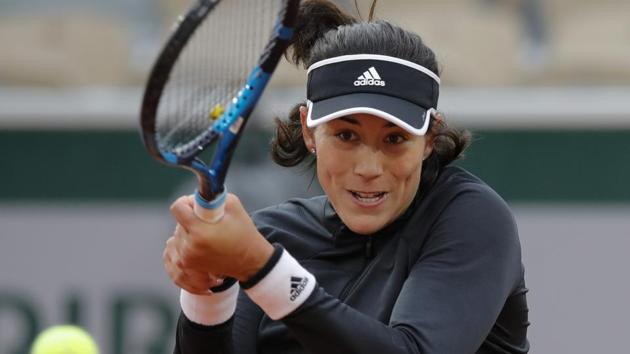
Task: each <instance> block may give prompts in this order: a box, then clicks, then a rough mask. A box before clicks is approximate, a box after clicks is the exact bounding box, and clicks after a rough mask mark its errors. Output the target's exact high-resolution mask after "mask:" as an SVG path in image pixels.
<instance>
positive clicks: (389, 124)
mask: <svg viewBox="0 0 630 354" xmlns="http://www.w3.org/2000/svg"><path fill="white" fill-rule="evenodd" d="M339 119H340V120H342V121H344V122H347V123H350V124H353V125H358V126H361V123H360V122H359V120H357V119H356V118H353V117H352V116H343V117H339ZM396 126H397V125H396V124H394V123H392V122H387V123H385V125H384V127H385V128H392V127H396Z"/></svg>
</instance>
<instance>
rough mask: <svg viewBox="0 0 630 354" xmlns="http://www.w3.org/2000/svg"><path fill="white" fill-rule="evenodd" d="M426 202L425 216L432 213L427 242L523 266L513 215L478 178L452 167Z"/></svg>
mask: <svg viewBox="0 0 630 354" xmlns="http://www.w3.org/2000/svg"><path fill="white" fill-rule="evenodd" d="M424 201H425V205H424V206H423V207H424V208H423V209H424V211H425V213H426V212H432V213H433V220H432V221H433V222H432V225H431V230H430V231H429V234H430V235H429V237H428V239H427V242H447V243H449V244H452V245H461V249H462V250H465V251H466V252H469V253H475V252H480V253H488V252H490V253H497V254H505V255H511V256H513V257H517V258H519V262H520V242H519V237H518V229H517V225H516V221H515V219H514V217H513V214H512V211H511V209H510V207H509V206H508V204H507V203H506V202H505V200H503V198H501V196H500V195H499V194H498V193H497V192H496V191H494V190H493V189H492V188H491V187H490V186H488V185H487V184H486V183H484V182H483V181H482V180H481V179H479V178H478V177H476V176H474V175H473V174H471V173H470V172H468V171H466V170H464V169H462V168H459V167H454V166H449V167H447V168H446V169H445V170H444V173H443V174H442V175H440V178H439V179H438V181H437V182H436V184H435V185H434V188H432V190H431V191H430V192H429V193H428V194H427V198H425V200H424Z"/></svg>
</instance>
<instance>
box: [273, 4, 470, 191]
mask: <svg viewBox="0 0 630 354" xmlns="http://www.w3.org/2000/svg"><path fill="white" fill-rule="evenodd" d="M375 5H376V0H375V1H374V2H373V3H372V6H371V8H370V17H369V20H368V22H361V21H359V20H358V19H356V18H354V17H352V16H350V15H348V14H346V13H344V12H343V11H342V10H341V9H339V8H338V7H337V6H336V5H334V4H333V3H331V2H330V1H328V0H307V1H305V2H303V4H302V6H301V8H300V13H299V17H298V25H297V27H296V35H295V38H294V39H293V43H292V44H291V46H290V48H289V51H288V52H287V57H288V58H290V59H291V60H292V62H293V63H294V64H295V65H300V64H301V65H302V66H303V67H304V68H308V67H309V66H310V65H311V64H313V63H315V62H318V61H320V60H324V59H328V58H332V57H337V56H341V55H349V54H364V53H369V54H382V55H388V56H393V57H397V58H401V59H405V60H408V61H411V62H414V63H417V64H419V65H422V66H424V67H426V68H427V69H429V70H431V71H433V72H434V73H436V74H438V75H439V68H438V63H437V60H436V59H435V54H434V53H433V51H432V50H431V49H430V48H429V47H427V46H426V45H425V44H424V42H423V41H422V39H421V38H420V36H418V35H417V34H415V33H411V32H408V31H406V30H404V29H402V28H400V27H397V26H394V25H392V24H390V23H389V22H386V21H382V20H376V21H373V20H372V17H373V12H374V7H375ZM305 105H306V104H305V103H299V104H297V105H295V106H294V107H293V109H292V110H291V112H290V113H289V118H288V119H287V120H280V119H276V134H275V137H274V138H273V140H272V142H271V156H272V158H273V160H274V161H275V162H276V163H277V164H279V165H281V166H285V167H291V166H296V165H299V164H300V163H303V162H305V163H308V165H309V166H310V165H313V164H314V158H313V157H312V155H311V154H310V152H309V151H308V150H307V148H306V145H305V144H304V140H303V138H302V125H301V123H300V106H305ZM428 135H429V136H431V137H433V144H434V148H433V152H432V153H431V155H430V156H429V157H428V158H427V159H426V160H425V162H424V167H423V170H422V180H421V183H422V185H424V186H427V185H430V184H432V183H433V181H434V180H435V178H436V177H437V176H438V174H439V172H440V170H441V169H442V168H443V167H444V166H446V165H448V164H449V163H451V162H453V161H454V160H456V159H458V158H460V157H461V156H462V155H463V152H464V150H465V149H466V148H467V147H468V145H469V144H470V133H469V132H467V131H459V130H457V129H454V128H452V127H449V126H448V125H447V124H446V121H445V120H444V117H443V115H442V114H441V113H438V114H436V115H435V116H434V117H433V118H432V119H431V122H430V123H429V133H428Z"/></svg>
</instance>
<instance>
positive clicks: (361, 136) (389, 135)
mask: <svg viewBox="0 0 630 354" xmlns="http://www.w3.org/2000/svg"><path fill="white" fill-rule="evenodd" d="M300 113H301V118H302V128H303V130H302V131H303V132H304V140H305V142H306V146H307V148H309V150H311V149H312V148H314V149H316V153H317V177H318V179H319V182H320V184H321V186H322V188H323V189H324V191H325V192H326V195H327V196H328V199H329V200H330V202H331V203H332V205H333V207H334V208H335V211H336V212H337V214H338V215H339V217H340V218H341V220H342V221H343V222H344V224H346V226H348V227H349V228H350V229H351V230H352V231H354V232H356V233H358V234H372V233H374V232H376V231H378V230H380V229H382V228H383V227H385V226H387V225H388V224H390V223H391V222H393V221H394V220H395V219H396V218H398V216H400V215H401V214H402V213H403V212H404V211H405V210H406V209H407V207H409V205H410V204H411V201H412V200H413V198H414V196H415V195H416V192H417V191H418V185H419V183H420V175H421V172H422V161H423V160H424V159H425V158H426V157H427V156H429V154H430V153H431V150H432V144H431V143H430V142H427V140H430V139H427V138H425V137H424V136H417V135H413V134H411V133H409V132H407V131H406V130H404V129H402V128H400V127H398V126H397V125H394V124H392V123H390V122H388V121H386V120H384V119H382V118H379V117H377V116H374V115H370V114H356V115H351V116H347V117H342V118H338V119H334V120H332V121H330V122H327V123H323V124H321V125H319V126H318V127H317V128H315V129H309V128H307V127H306V113H307V112H306V109H305V107H302V109H301V111H300Z"/></svg>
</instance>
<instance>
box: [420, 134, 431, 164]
mask: <svg viewBox="0 0 630 354" xmlns="http://www.w3.org/2000/svg"><path fill="white" fill-rule="evenodd" d="M432 152H433V135H432V134H427V135H425V140H424V152H423V154H422V161H424V160H426V159H428V158H429V156H431V153H432Z"/></svg>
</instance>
